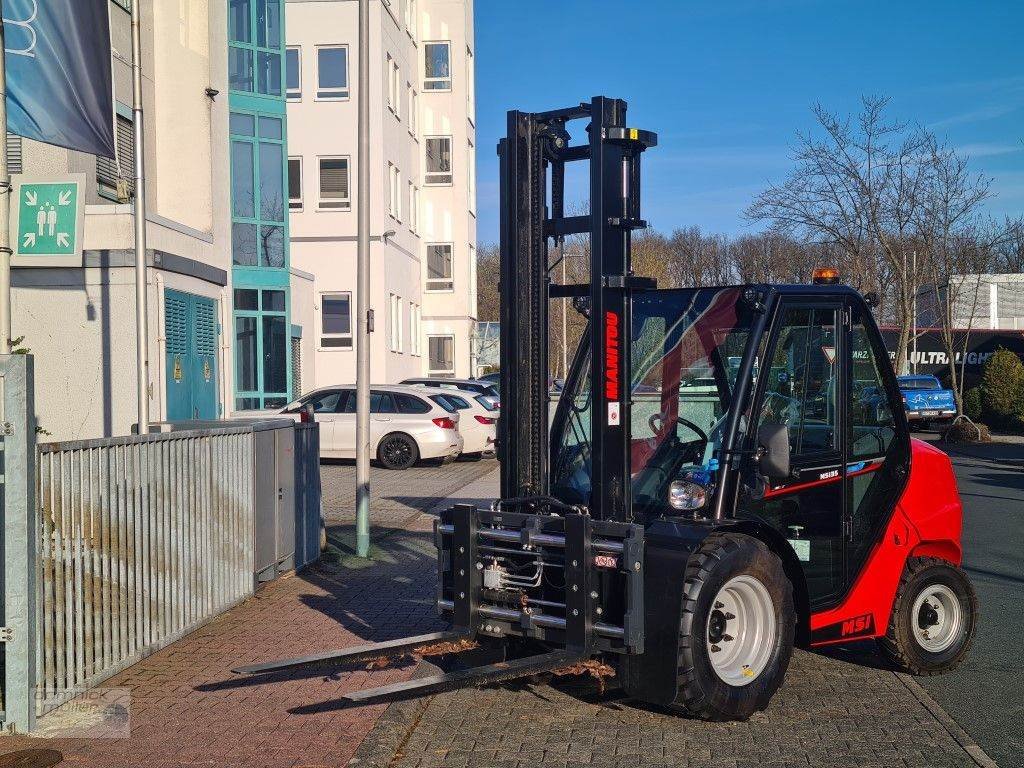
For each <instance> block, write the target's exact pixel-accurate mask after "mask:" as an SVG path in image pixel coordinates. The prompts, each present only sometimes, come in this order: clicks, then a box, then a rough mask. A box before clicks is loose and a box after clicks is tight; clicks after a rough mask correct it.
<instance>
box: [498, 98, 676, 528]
mask: <svg viewBox="0 0 1024 768" xmlns="http://www.w3.org/2000/svg"><path fill="white" fill-rule="evenodd" d="M585 119H589V121H590V123H589V125H588V127H587V133H588V135H589V141H588V142H587V143H586V144H579V145H575V146H573V145H571V144H570V135H569V132H568V131H567V130H566V123H568V122H570V121H573V120H585ZM656 144H657V136H656V135H655V134H654V133H651V132H649V131H641V130H637V129H635V128H628V127H627V124H626V102H625V101H623V100H621V99H609V98H606V97H603V96H597V97H595V98H594V99H592V100H591V102H590V103H589V104H588V103H586V102H584V103H582V104H579V105H578V106H575V107H568V108H565V109H556V110H552V111H547V112H532V113H531V112H520V111H512V112H509V113H508V136H507V137H506V138H504V139H502V140H501V141H500V142H499V143H498V155H499V157H500V167H501V193H500V195H501V283H500V295H501V313H500V320H501V400H502V403H501V419H500V420H499V440H500V448H501V453H502V462H501V498H502V500H503V505H504V506H506V507H507V506H509V505H513V506H514V505H515V503H516V502H517V500H518V501H519V502H520V503H521V504H522V505H525V507H526V508H525V509H524V511H530V510H531V509H533V508H536V504H537V499H538V497H545V496H547V495H548V493H549V482H548V480H549V479H548V471H549V452H550V437H549V430H548V423H549V417H548V389H549V386H548V382H549V367H548V338H549V337H548V331H549V323H548V299H549V298H569V297H571V298H573V299H574V300H577V301H582V302H583V306H584V307H585V308H586V311H587V312H589V316H590V323H589V326H588V327H589V333H590V339H589V347H590V349H591V350H592V354H593V364H592V365H591V366H590V376H591V381H590V392H591V398H592V400H591V410H590V418H591V430H590V436H591V438H590V439H591V460H592V462H593V464H592V466H593V467H594V468H595V469H594V471H593V473H592V474H593V478H592V483H593V485H592V495H591V504H590V514H591V515H592V516H593V517H595V518H597V519H600V520H615V521H621V522H625V521H628V520H629V519H630V502H629V482H628V477H629V466H628V462H629V430H628V426H627V425H628V423H629V386H630V370H629V363H630V360H629V349H628V343H627V340H628V339H629V338H630V330H629V327H628V324H629V307H628V298H627V296H628V290H629V289H630V288H639V287H643V288H651V287H654V282H653V281H652V280H649V279H647V280H645V279H642V278H635V277H634V276H633V273H632V268H631V260H630V248H631V233H632V231H633V230H634V229H641V228H644V227H646V226H647V223H646V222H645V221H643V220H642V218H641V217H640V155H641V153H642V152H643V151H644V150H645V149H647V148H648V147H653V146H655V145H656ZM581 161H587V162H589V167H590V208H589V213H588V214H585V215H575V216H567V215H566V211H565V197H564V192H565V165H566V163H570V162H581ZM549 190H550V191H549ZM572 234H588V235H589V245H590V271H589V274H590V278H589V279H590V282H589V283H588V284H581V285H553V284H552V283H551V278H550V268H551V266H550V262H549V250H548V246H549V243H550V242H556V243H560V242H562V241H563V240H564V238H565V237H566V236H567V235H572Z"/></svg>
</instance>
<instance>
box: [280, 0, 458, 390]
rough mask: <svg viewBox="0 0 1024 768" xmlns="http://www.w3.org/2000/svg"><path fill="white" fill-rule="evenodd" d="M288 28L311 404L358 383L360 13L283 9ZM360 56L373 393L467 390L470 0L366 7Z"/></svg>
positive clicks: (348, 5)
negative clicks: (389, 388)
mask: <svg viewBox="0 0 1024 768" xmlns="http://www.w3.org/2000/svg"><path fill="white" fill-rule="evenodd" d="M285 15H286V31H285V34H286V39H287V44H288V48H287V55H286V62H287V65H286V87H287V94H288V167H289V201H288V205H289V209H290V221H289V224H290V240H291V260H292V266H293V267H294V268H295V269H298V270H301V271H302V272H304V273H309V274H311V275H313V282H314V298H313V303H314V310H315V313H316V315H315V321H314V323H313V328H312V334H313V336H314V340H313V345H312V346H313V361H312V366H310V360H309V358H308V355H307V356H304V358H303V371H302V373H301V380H302V385H303V388H304V389H306V390H308V389H311V388H313V387H314V386H323V385H328V384H337V383H345V382H352V381H354V380H355V369H356V358H355V328H356V317H355V307H356V235H357V211H356V201H355V188H356V179H357V168H356V153H357V93H356V86H357V78H356V68H357V66H358V61H359V51H358V2H357V0H287V5H286V14H285ZM369 46H370V73H369V74H370V88H371V94H370V136H371V143H370V162H371V163H372V166H371V197H370V200H371V210H370V234H371V244H370V260H371V265H372V266H371V278H370V283H371V296H370V306H371V308H372V309H373V312H374V333H373V334H372V335H371V367H372V377H373V380H374V381H376V382H396V381H399V380H401V379H402V378H405V377H408V376H419V375H425V374H431V375H439V376H468V375H470V373H471V371H470V367H471V340H472V334H473V327H474V322H475V315H476V188H475V176H476V149H475V144H476V132H475V125H474V122H475V115H474V78H473V70H474V64H473V55H474V50H473V4H472V0H371V2H370V40H369ZM304 342H305V343H307V344H308V342H307V341H306V340H305V339H304ZM311 368H312V370H310V369H311Z"/></svg>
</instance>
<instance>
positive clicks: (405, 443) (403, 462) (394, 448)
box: [377, 432, 420, 469]
mask: <svg viewBox="0 0 1024 768" xmlns="http://www.w3.org/2000/svg"><path fill="white" fill-rule="evenodd" d="M419 457H420V451H419V447H418V446H417V445H416V441H415V440H413V439H412V438H411V437H409V435H406V434H403V433H402V432H393V433H392V434H390V435H385V436H384V437H383V438H382V439H381V441H380V445H378V446H377V460H378V461H379V462H380V463H381V464H382V465H383V466H384V468H385V469H408V468H409V467H411V466H412V465H413V464H415V463H416V461H417V459H419Z"/></svg>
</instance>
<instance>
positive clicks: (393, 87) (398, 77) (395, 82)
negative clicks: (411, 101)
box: [385, 53, 402, 120]
mask: <svg viewBox="0 0 1024 768" xmlns="http://www.w3.org/2000/svg"><path fill="white" fill-rule="evenodd" d="M386 67H387V71H386V73H385V74H386V76H387V78H388V109H390V110H391V112H392V113H394V115H395V117H397V118H398V119H399V120H401V119H402V116H401V113H400V110H399V101H398V97H399V96H398V95H399V93H401V91H400V90H399V83H401V82H402V70H401V69H399V67H398V62H397V61H395V60H394V59H393V58H392V57H391V54H390V53H389V54H388V60H387V63H386Z"/></svg>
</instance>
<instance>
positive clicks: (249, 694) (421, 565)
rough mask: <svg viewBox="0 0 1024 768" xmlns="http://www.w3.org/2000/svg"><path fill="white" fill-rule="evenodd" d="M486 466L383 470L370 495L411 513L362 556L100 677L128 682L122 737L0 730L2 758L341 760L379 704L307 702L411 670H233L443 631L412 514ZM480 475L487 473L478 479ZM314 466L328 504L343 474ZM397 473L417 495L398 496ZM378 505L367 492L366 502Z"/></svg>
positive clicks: (124, 767) (424, 544) (230, 762)
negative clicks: (25, 753)
mask: <svg viewBox="0 0 1024 768" xmlns="http://www.w3.org/2000/svg"><path fill="white" fill-rule="evenodd" d="M496 467H497V465H496V464H495V463H494V462H482V463H479V464H454V465H449V467H444V468H439V467H430V468H427V469H430V470H432V471H433V472H435V473H442V474H440V476H439V477H431V478H429V479H424V478H418V479H417V478H416V477H415V475H410V474H408V473H397V472H396V473H388V475H394V478H391V477H387V478H385V479H383V480H380V481H379V482H378V486H377V487H378V489H379V490H378V493H381V492H382V491H383V495H384V496H386V495H387V494H388V493H390V494H391V497H390V502H391V503H392V504H393V509H402V510H404V512H402V514H404V515H405V519H406V520H408V518H409V516H410V515H416V516H417V517H419V519H418V520H415V521H414V522H412V523H410V524H408V525H407V526H406V528H405V530H401V531H397V530H396V531H391V532H390V533H391V535H388V536H384V537H381V536H378V537H377V539H376V540H375V542H374V547H373V550H372V552H371V555H372V558H373V562H372V563H366V562H364V561H361V560H359V559H357V558H354V557H352V556H351V555H347V554H345V553H344V552H343V551H342V552H336V553H335V557H336V562H334V563H330V564H323V565H320V566H316V567H314V568H310V569H307V570H306V571H304V572H302V573H301V574H298V575H294V576H291V577H287V578H282V579H279V580H277V581H274V582H271V583H269V584H267V585H265V586H264V587H262V588H261V589H260V590H259V591H258V592H257V594H256V595H255V596H254V597H253V598H250V599H249V600H247V601H245V602H244V603H242V604H241V605H239V606H238V607H236V608H235V609H233V610H231V611H229V612H227V613H226V614H224V615H222V616H220V617H218V618H217V619H215V620H213V621H211V622H210V623H208V624H206V625H205V626H203V627H201V628H200V629H198V630H197V631H195V632H193V633H192V634H190V635H188V636H187V637H185V638H184V639H182V640H180V641H179V642H177V643H175V644H173V645H171V646H169V647H168V648H166V649H164V650H162V651H160V652H158V653H156V654H154V655H153V656H150V657H149V658H147V659H144V660H143V661H141V662H139V663H138V664H136V665H134V666H132V667H130V668H129V669H127V670H125V671H124V672H122V673H121V674H119V675H117V676H115V677H114V678H112V679H111V680H109V681H107V682H106V683H104V687H105V688H127V689H129V690H130V694H131V704H130V713H129V714H130V718H131V735H130V737H129V738H127V739H61V738H55V739H50V738H47V739H41V738H26V737H22V736H17V737H15V736H9V737H2V738H0V754H6V753H11V752H16V751H19V750H26V749H40V748H52V749H57V750H59V751H60V752H62V753H63V755H64V761H65V763H66V764H73V765H76V766H87V767H89V768H91V767H92V766H95V767H96V768H138V767H140V766H146V768H171V766H182V765H189V766H207V765H209V766H218V768H236V767H237V768H286V767H288V766H307V767H314V766H315V767H317V768H319V766H344V765H346V764H347V762H348V761H349V759H350V758H351V756H352V754H353V752H354V751H355V749H356V747H357V746H358V744H359V743H360V741H362V739H363V737H364V736H365V735H366V734H367V733H368V732H369V731H370V729H371V728H372V727H373V724H374V722H375V720H376V719H377V718H378V717H379V716H380V714H381V712H382V711H383V710H384V708H385V707H384V706H383V705H379V706H374V707H365V708H360V709H350V710H336V709H332V708H330V707H325V708H324V709H323V710H322V711H317V708H316V706H315V705H317V704H319V703H324V702H331V701H334V700H336V699H337V698H338V697H339V696H340V695H342V694H344V693H346V692H348V691H353V690H357V689H359V688H366V687H371V686H374V685H384V684H386V683H389V682H394V681H396V680H400V679H405V678H408V677H409V676H410V675H411V674H412V672H413V668H412V666H411V665H406V666H403V667H400V668H397V669H385V670H374V671H368V670H367V669H366V668H365V666H360V667H354V668H349V669H341V670H337V669H335V670H318V671H313V672H310V671H304V672H292V673H288V674H281V675H277V676H274V677H270V678H267V679H262V680H258V679H252V678H249V679H246V678H234V677H232V675H231V673H230V669H231V668H232V667H235V666H238V665H241V664H249V663H254V662H258V661H266V660H269V659H273V658H281V657H289V656H299V655H304V654H307V653H312V652H316V651H322V650H325V649H329V648H342V647H346V646H351V645H357V644H360V643H361V642H364V641H378V640H386V639H391V638H395V637H402V636H404V635H406V634H409V633H414V634H418V633H422V632H430V631H434V630H436V629H441V628H443V626H444V625H443V623H442V622H441V621H440V619H439V618H438V616H437V614H436V611H435V608H434V602H433V601H434V584H435V583H436V577H435V571H436V562H437V560H436V551H435V549H434V546H433V538H432V534H431V530H432V518H431V517H430V516H429V515H420V513H419V511H418V510H419V509H429V508H432V507H434V506H436V505H437V501H438V498H437V497H438V496H439V495H450V494H457V493H458V491H459V490H460V489H461V488H463V487H464V486H466V485H467V483H468V484H469V487H468V488H467V489H466V490H467V491H469V492H472V493H479V494H481V495H484V496H486V495H488V494H490V493H492V491H491V490H490V489H491V488H492V487H493V486H494V484H495V481H494V479H493V478H494V475H493V472H494V470H495V469H496ZM325 469H327V468H326V467H325ZM416 471H417V470H411V472H413V473H415V472H416ZM487 473H492V474H491V478H487V477H484V479H483V480H482V481H481V480H480V478H481V477H482V476H484V475H486V474H487ZM325 474H326V475H328V476H329V477H331V479H330V480H329V481H325V494H324V496H325V502H326V504H327V505H328V506H330V505H333V506H334V508H335V509H338V508H340V507H342V504H341V503H339V502H338V500H337V499H338V490H337V488H338V484H340V483H341V480H339V479H338V477H337V475H334V476H332V475H331V472H330V471H329V470H328V471H327V472H325ZM352 474H353V476H354V467H353V468H352ZM403 475H405V477H404V478H403V477H402V476H403ZM403 479H404V480H405V483H404V484H406V487H408V488H412V489H416V491H413V492H420V493H422V494H423V495H421V496H419V497H413V496H411V493H412V492H411V493H410V495H407V496H405V497H401V498H400V497H399V495H398V494H399V490H400V488H401V485H402V484H403V482H402V481H403ZM410 480H412V482H408V481H410ZM474 481H475V482H474ZM329 483H330V484H329ZM481 483H482V485H481ZM473 488H477V489H478V490H476V491H473V490H472V489H473ZM386 501H387V499H385V498H381V497H378V499H377V501H376V502H375V509H376V506H377V504H382V505H383V504H384V503H385V502H386ZM375 522H377V520H376V516H375ZM310 705H313V706H312V707H311V706H310ZM310 709H312V711H309V710H310ZM67 717H68V715H67V708H62V710H57V712H55V713H54V714H53V715H50V716H47V717H44V718H42V721H41V726H42V727H43V729H51V728H52V727H53V724H54V723H56V722H58V721H60V722H63V721H65V720H66V719H67Z"/></svg>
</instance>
